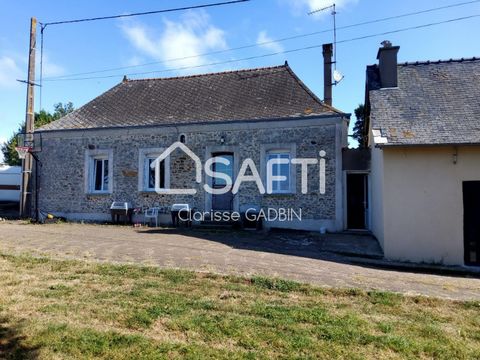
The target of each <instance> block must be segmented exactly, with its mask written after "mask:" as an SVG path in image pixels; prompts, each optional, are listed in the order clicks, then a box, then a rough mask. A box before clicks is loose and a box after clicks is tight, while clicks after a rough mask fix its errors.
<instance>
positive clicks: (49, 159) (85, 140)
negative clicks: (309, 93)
mask: <svg viewBox="0 0 480 360" xmlns="http://www.w3.org/2000/svg"><path fill="white" fill-rule="evenodd" d="M292 123H293V121H292ZM181 130H182V131H181V132H180V131H179V129H172V128H168V129H166V128H158V127H157V128H150V129H143V130H142V131H131V130H127V129H124V130H118V129H115V130H113V131H108V130H93V131H70V132H68V133H67V134H66V135H65V136H62V134H61V133H59V132H57V133H55V132H45V133H44V134H43V135H42V152H40V153H39V154H38V155H39V158H40V160H41V161H42V163H43V167H42V168H41V170H40V172H41V173H40V193H39V198H40V200H39V204H40V209H41V210H43V211H49V212H54V213H55V212H56V213H61V214H64V215H66V216H67V217H68V214H77V217H78V214H91V216H87V215H85V217H87V218H89V219H94V218H96V215H98V214H103V215H105V216H108V214H109V207H110V204H111V203H112V201H129V202H131V203H132V204H133V205H134V206H135V207H140V206H154V205H160V206H169V205H171V204H173V203H189V204H191V205H192V206H194V207H195V208H197V209H199V210H202V211H208V210H210V209H205V207H206V205H207V204H209V202H208V201H207V197H209V196H210V195H209V194H207V193H205V191H204V190H203V183H202V184H197V183H196V182H195V166H194V161H193V160H191V159H190V158H189V157H187V156H186V155H185V154H184V153H183V152H182V151H181V150H179V149H177V150H176V151H175V152H173V153H172V155H171V157H170V187H171V188H192V187H194V188H196V189H197V194H196V195H159V194H156V193H151V192H141V191H139V189H138V171H139V169H138V167H139V150H140V149H145V148H167V147H169V146H170V145H171V144H172V143H174V142H176V141H178V138H179V135H180V133H183V134H185V135H186V143H185V145H187V146H188V147H189V148H190V149H191V150H192V151H193V152H194V153H195V154H197V156H199V157H200V159H201V160H202V162H204V161H205V160H206V158H207V156H208V157H210V154H207V152H208V151H207V149H215V150H216V151H217V150H218V149H221V150H225V151H230V150H232V151H235V154H236V155H237V157H236V159H235V161H236V162H237V163H236V164H235V165H236V166H235V167H236V171H238V169H239V167H240V163H241V162H243V160H244V159H245V158H251V159H252V160H253V161H254V162H255V164H256V166H257V169H258V171H259V172H261V168H260V167H261V164H264V162H263V161H261V147H262V145H265V144H275V143H276V144H278V143H280V144H295V147H296V157H297V158H317V159H319V152H320V150H324V151H325V152H326V154H327V155H326V157H325V159H326V193H325V194H323V195H322V194H320V192H319V167H318V165H312V166H309V175H308V177H309V188H308V194H305V195H304V194H302V193H301V169H300V166H295V172H296V193H294V194H288V195H273V194H272V195H261V194H259V192H258V190H257V187H256V185H255V184H254V183H243V185H242V186H241V188H240V191H239V194H238V195H237V197H236V199H235V204H236V208H237V209H236V210H238V206H240V205H247V204H248V205H253V204H254V205H260V206H262V207H264V208H267V207H271V208H279V207H283V208H292V209H295V210H298V209H302V215H303V218H305V219H310V220H325V221H330V223H334V222H335V220H336V219H335V218H336V213H337V214H338V212H336V206H338V205H336V196H337V194H338V191H337V194H336V179H337V177H338V176H337V175H338V174H336V170H337V169H336V167H337V154H338V143H339V142H338V141H337V140H338V137H339V136H341V135H339V132H338V126H337V124H336V123H335V122H333V121H330V122H326V123H325V124H323V123H322V121H321V120H318V121H317V124H316V125H309V126H295V127H289V128H285V127H282V128H275V127H274V126H269V125H268V124H266V125H265V126H263V127H262V126H254V127H252V128H251V129H249V128H245V126H243V127H239V128H235V126H234V125H231V126H229V127H227V128H223V129H221V128H220V127H219V129H218V130H212V128H211V127H209V128H208V129H207V127H205V130H204V131H203V130H202V127H201V126H196V127H195V128H194V129H190V130H189V129H188V128H186V129H181ZM222 138H223V139H224V142H223V144H222V142H221V139H222ZM92 148H95V149H111V150H113V193H111V194H103V195H91V194H87V193H86V189H85V176H86V175H85V153H86V151H87V150H88V149H92ZM292 166H293V165H292ZM202 178H205V177H204V176H202ZM340 178H341V177H340ZM337 216H338V215H337ZM97 217H98V216H97ZM337 220H338V219H337Z"/></svg>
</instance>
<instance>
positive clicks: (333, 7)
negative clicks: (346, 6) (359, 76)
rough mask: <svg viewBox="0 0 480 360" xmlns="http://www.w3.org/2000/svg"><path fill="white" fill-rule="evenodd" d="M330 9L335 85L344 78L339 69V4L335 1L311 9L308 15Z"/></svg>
mask: <svg viewBox="0 0 480 360" xmlns="http://www.w3.org/2000/svg"><path fill="white" fill-rule="evenodd" d="M330 9H331V10H332V12H331V15H332V17H333V69H334V70H333V80H334V81H335V82H334V83H333V85H337V84H338V83H339V82H340V81H342V80H343V78H344V76H343V75H342V73H341V72H340V71H338V70H337V6H336V4H335V3H333V4H332V5H330V6H326V7H324V8H321V9H317V10H313V11H310V12H309V13H308V15H314V14H318V13H320V12H323V11H326V10H330Z"/></svg>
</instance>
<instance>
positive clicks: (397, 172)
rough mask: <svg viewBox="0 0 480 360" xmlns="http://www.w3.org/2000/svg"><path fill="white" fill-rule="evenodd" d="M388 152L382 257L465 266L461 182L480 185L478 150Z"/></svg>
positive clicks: (403, 150)
mask: <svg viewBox="0 0 480 360" xmlns="http://www.w3.org/2000/svg"><path fill="white" fill-rule="evenodd" d="M454 152H455V149H454V148H453V147H408V148H388V147H387V148H384V150H383V158H384V170H383V177H384V188H383V212H384V252H385V256H386V257H387V258H390V259H395V260H406V261H414V262H427V263H442V264H449V265H453V264H455V265H459V264H460V265H461V264H463V263H464V261H463V256H464V254H463V251H464V250H463V249H464V247H463V195H462V182H463V181H472V180H477V181H478V180H480V147H473V146H472V147H458V162H457V164H454V163H453V154H454Z"/></svg>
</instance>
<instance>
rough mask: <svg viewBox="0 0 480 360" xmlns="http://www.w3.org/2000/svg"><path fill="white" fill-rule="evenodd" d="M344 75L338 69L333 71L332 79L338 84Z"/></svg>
mask: <svg viewBox="0 0 480 360" xmlns="http://www.w3.org/2000/svg"><path fill="white" fill-rule="evenodd" d="M343 78H344V76H343V75H342V73H341V72H340V71H338V70H334V71H333V80H334V81H335V85H336V84H338V83H339V82H340V81H342V80H343Z"/></svg>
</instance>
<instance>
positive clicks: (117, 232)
mask: <svg viewBox="0 0 480 360" xmlns="http://www.w3.org/2000/svg"><path fill="white" fill-rule="evenodd" d="M346 236H348V235H330V236H327V237H326V238H324V237H321V236H319V235H316V234H305V233H294V232H286V233H271V234H263V233H256V232H248V231H243V232H241V231H226V230H206V229H194V230H188V229H183V230H173V229H151V228H140V229H135V228H132V227H127V226H111V225H87V224H48V225H33V224H26V223H22V222H3V223H0V252H3V253H15V254H23V253H30V254H32V255H47V256H50V257H53V258H59V259H83V260H90V261H107V262H118V263H137V264H144V265H155V266H160V267H175V268H184V269H191V270H196V271H210V272H216V273H221V274H236V275H246V276H249V275H254V274H255V275H265V276H278V277H282V278H286V279H292V280H297V281H301V282H308V283H312V284H315V285H319V286H330V287H340V288H362V289H367V290H369V289H378V290H388V291H395V292H401V293H404V294H412V295H413V294H415V295H416V294H422V295H428V296H435V297H443V298H450V299H459V300H460V299H461V300H465V299H479V300H480V279H477V278H467V277H454V276H439V275H430V274H420V273H414V272H403V271H402V272H400V271H393V270H385V269H380V268H374V267H371V266H367V265H358V264H356V263H354V262H351V261H350V259H349V258H347V257H343V256H341V255H335V254H333V253H331V252H326V250H329V251H330V250H331V248H332V247H335V246H333V245H334V244H335V243H338V244H339V246H340V250H342V248H343V249H344V250H345V249H346V248H347V247H348V248H353V252H355V247H356V246H354V243H355V242H356V241H357V242H359V243H361V242H365V241H367V238H365V237H362V236H358V235H350V236H351V237H350V238H346ZM346 239H348V241H346ZM367 243H368V245H367V247H369V248H368V251H367V255H369V256H372V257H375V256H376V254H377V252H378V249H376V248H375V246H377V245H375V244H372V243H371V242H367ZM332 244H333V245H332ZM346 244H350V245H348V246H346ZM362 247H363V246H360V247H359V248H362ZM347 250H348V249H347ZM341 252H344V251H341Z"/></svg>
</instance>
